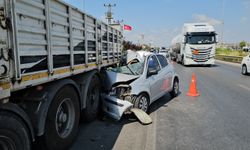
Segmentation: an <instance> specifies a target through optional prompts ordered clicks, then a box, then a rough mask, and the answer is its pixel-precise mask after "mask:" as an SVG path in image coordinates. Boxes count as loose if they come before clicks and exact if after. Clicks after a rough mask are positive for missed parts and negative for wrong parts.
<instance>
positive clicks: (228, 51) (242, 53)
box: [215, 48, 249, 57]
mask: <svg viewBox="0 0 250 150" xmlns="http://www.w3.org/2000/svg"><path fill="white" fill-rule="evenodd" d="M248 53H249V52H245V51H243V50H231V49H225V48H217V49H216V53H215V54H216V55H225V56H238V57H244V56H246V55H247V54H248Z"/></svg>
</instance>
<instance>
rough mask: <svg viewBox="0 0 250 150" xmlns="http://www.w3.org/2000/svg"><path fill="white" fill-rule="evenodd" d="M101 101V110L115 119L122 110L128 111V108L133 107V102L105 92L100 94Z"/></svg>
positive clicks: (120, 114)
mask: <svg viewBox="0 0 250 150" xmlns="http://www.w3.org/2000/svg"><path fill="white" fill-rule="evenodd" d="M102 101H103V105H102V109H103V111H104V112H106V113H107V114H108V115H109V116H110V117H112V118H114V119H116V120H120V119H121V117H122V115H123V114H124V112H126V111H129V109H131V108H132V107H133V104H132V103H130V102H128V101H126V100H121V99H118V98H116V97H114V96H109V95H106V94H102Z"/></svg>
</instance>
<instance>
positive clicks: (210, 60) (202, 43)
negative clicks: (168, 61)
mask: <svg viewBox="0 0 250 150" xmlns="http://www.w3.org/2000/svg"><path fill="white" fill-rule="evenodd" d="M180 40H181V42H179V43H180V46H179V47H180V49H179V51H178V52H179V54H178V55H177V61H178V62H181V63H182V64H183V65H212V64H214V62H215V45H216V43H217V38H216V33H215V30H214V27H213V26H211V25H209V24H207V23H189V24H184V27H183V32H182V36H181V39H180ZM178 52H177V53H178Z"/></svg>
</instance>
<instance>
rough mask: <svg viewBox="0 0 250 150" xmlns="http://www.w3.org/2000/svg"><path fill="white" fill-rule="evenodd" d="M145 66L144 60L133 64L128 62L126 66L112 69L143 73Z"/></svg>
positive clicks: (126, 72) (127, 72)
mask: <svg viewBox="0 0 250 150" xmlns="http://www.w3.org/2000/svg"><path fill="white" fill-rule="evenodd" d="M143 67H144V62H137V63H133V64H128V65H126V66H121V67H117V68H113V69H112V71H114V72H118V73H123V74H128V75H141V74H142V73H143Z"/></svg>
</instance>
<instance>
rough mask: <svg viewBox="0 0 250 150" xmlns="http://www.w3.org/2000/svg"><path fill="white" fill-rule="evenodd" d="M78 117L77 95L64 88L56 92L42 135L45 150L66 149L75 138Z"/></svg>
mask: <svg viewBox="0 0 250 150" xmlns="http://www.w3.org/2000/svg"><path fill="white" fill-rule="evenodd" d="M79 117H80V108H79V101H78V95H77V93H76V91H75V90H74V89H73V88H72V87H70V86H65V87H63V88H62V89H61V90H59V91H58V92H57V94H56V95H55V97H54V99H53V101H52V104H51V105H50V108H49V111H48V116H47V119H46V125H45V133H44V140H45V144H46V146H47V149H50V150H55V149H57V150H63V149H67V148H68V147H69V146H70V145H71V144H72V142H73V140H74V138H75V137H76V134H77V131H78V125H79Z"/></svg>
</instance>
